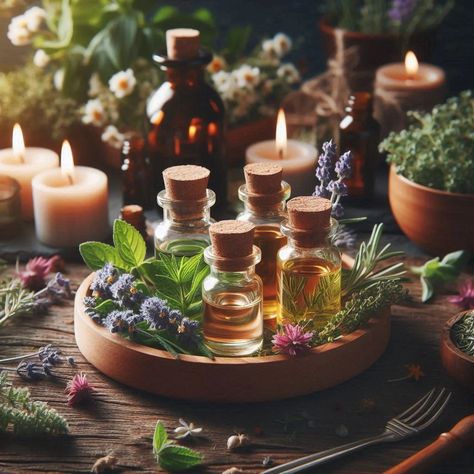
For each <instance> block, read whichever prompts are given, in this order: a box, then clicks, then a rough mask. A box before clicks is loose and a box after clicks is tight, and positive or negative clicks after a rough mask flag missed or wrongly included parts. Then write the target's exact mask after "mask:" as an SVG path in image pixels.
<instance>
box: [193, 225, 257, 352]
mask: <svg viewBox="0 0 474 474" xmlns="http://www.w3.org/2000/svg"><path fill="white" fill-rule="evenodd" d="M209 233H210V236H211V243H212V244H211V245H210V246H209V247H207V248H206V250H205V251H204V260H205V261H206V263H207V264H208V265H209V266H210V268H211V270H210V274H209V275H208V276H207V277H206V278H205V279H204V281H203V284H202V298H203V303H204V316H203V334H204V342H205V344H206V345H207V347H208V348H209V349H210V350H211V351H212V352H213V353H214V354H216V355H221V356H245V355H250V354H253V353H254V352H256V351H258V350H259V349H260V348H261V346H262V341H263V306H262V293H263V285H262V280H261V279H260V277H259V276H258V275H256V273H255V265H256V264H257V263H258V262H259V261H260V249H259V248H258V247H257V246H255V245H253V237H254V226H253V224H251V223H250V222H241V221H234V220H227V221H221V222H217V223H216V224H212V225H211V227H210V229H209Z"/></svg>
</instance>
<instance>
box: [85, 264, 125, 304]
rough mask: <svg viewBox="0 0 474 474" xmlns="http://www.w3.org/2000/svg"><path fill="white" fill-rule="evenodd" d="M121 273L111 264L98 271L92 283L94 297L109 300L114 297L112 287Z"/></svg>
mask: <svg viewBox="0 0 474 474" xmlns="http://www.w3.org/2000/svg"><path fill="white" fill-rule="evenodd" d="M118 277H119V272H118V270H117V269H116V268H114V266H113V265H112V264H111V263H106V264H105V265H104V266H103V267H102V268H101V269H100V270H97V272H96V274H95V276H94V279H93V280H92V283H91V286H90V288H91V290H92V296H95V297H100V298H104V299H108V298H111V297H112V293H111V291H110V287H111V286H112V284H113V283H115V281H116V280H117V279H118Z"/></svg>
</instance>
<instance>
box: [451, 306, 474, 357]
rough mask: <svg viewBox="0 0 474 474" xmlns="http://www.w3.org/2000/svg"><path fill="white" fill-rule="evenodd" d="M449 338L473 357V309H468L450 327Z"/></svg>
mask: <svg viewBox="0 0 474 474" xmlns="http://www.w3.org/2000/svg"><path fill="white" fill-rule="evenodd" d="M451 338H452V340H453V342H454V344H456V347H458V348H459V349H460V350H461V351H463V352H465V353H466V354H467V355H469V356H472V357H474V310H473V311H468V312H466V313H465V315H464V316H463V317H462V318H461V319H460V320H459V321H458V322H457V323H456V324H454V326H453V327H452V328H451Z"/></svg>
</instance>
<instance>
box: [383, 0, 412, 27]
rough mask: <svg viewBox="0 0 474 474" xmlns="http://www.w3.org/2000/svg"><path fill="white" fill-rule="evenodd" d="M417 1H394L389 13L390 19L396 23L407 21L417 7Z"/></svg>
mask: <svg viewBox="0 0 474 474" xmlns="http://www.w3.org/2000/svg"><path fill="white" fill-rule="evenodd" d="M416 3H417V0H393V1H392V8H391V9H390V10H389V11H388V16H389V18H390V19H391V20H392V21H393V22H395V23H401V22H402V21H405V20H406V19H407V18H408V17H409V16H410V15H411V13H412V12H413V10H414V9H415V7H416Z"/></svg>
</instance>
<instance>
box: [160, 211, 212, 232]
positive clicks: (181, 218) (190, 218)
mask: <svg viewBox="0 0 474 474" xmlns="http://www.w3.org/2000/svg"><path fill="white" fill-rule="evenodd" d="M163 221H164V222H167V223H169V224H171V225H177V226H182V227H185V228H189V229H191V228H197V227H205V226H209V225H211V223H212V220H211V210H210V208H209V207H205V208H201V209H198V210H193V211H192V212H191V213H189V214H186V213H184V212H183V210H182V209H181V208H180V209H179V210H176V209H173V206H170V207H165V208H163Z"/></svg>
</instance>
